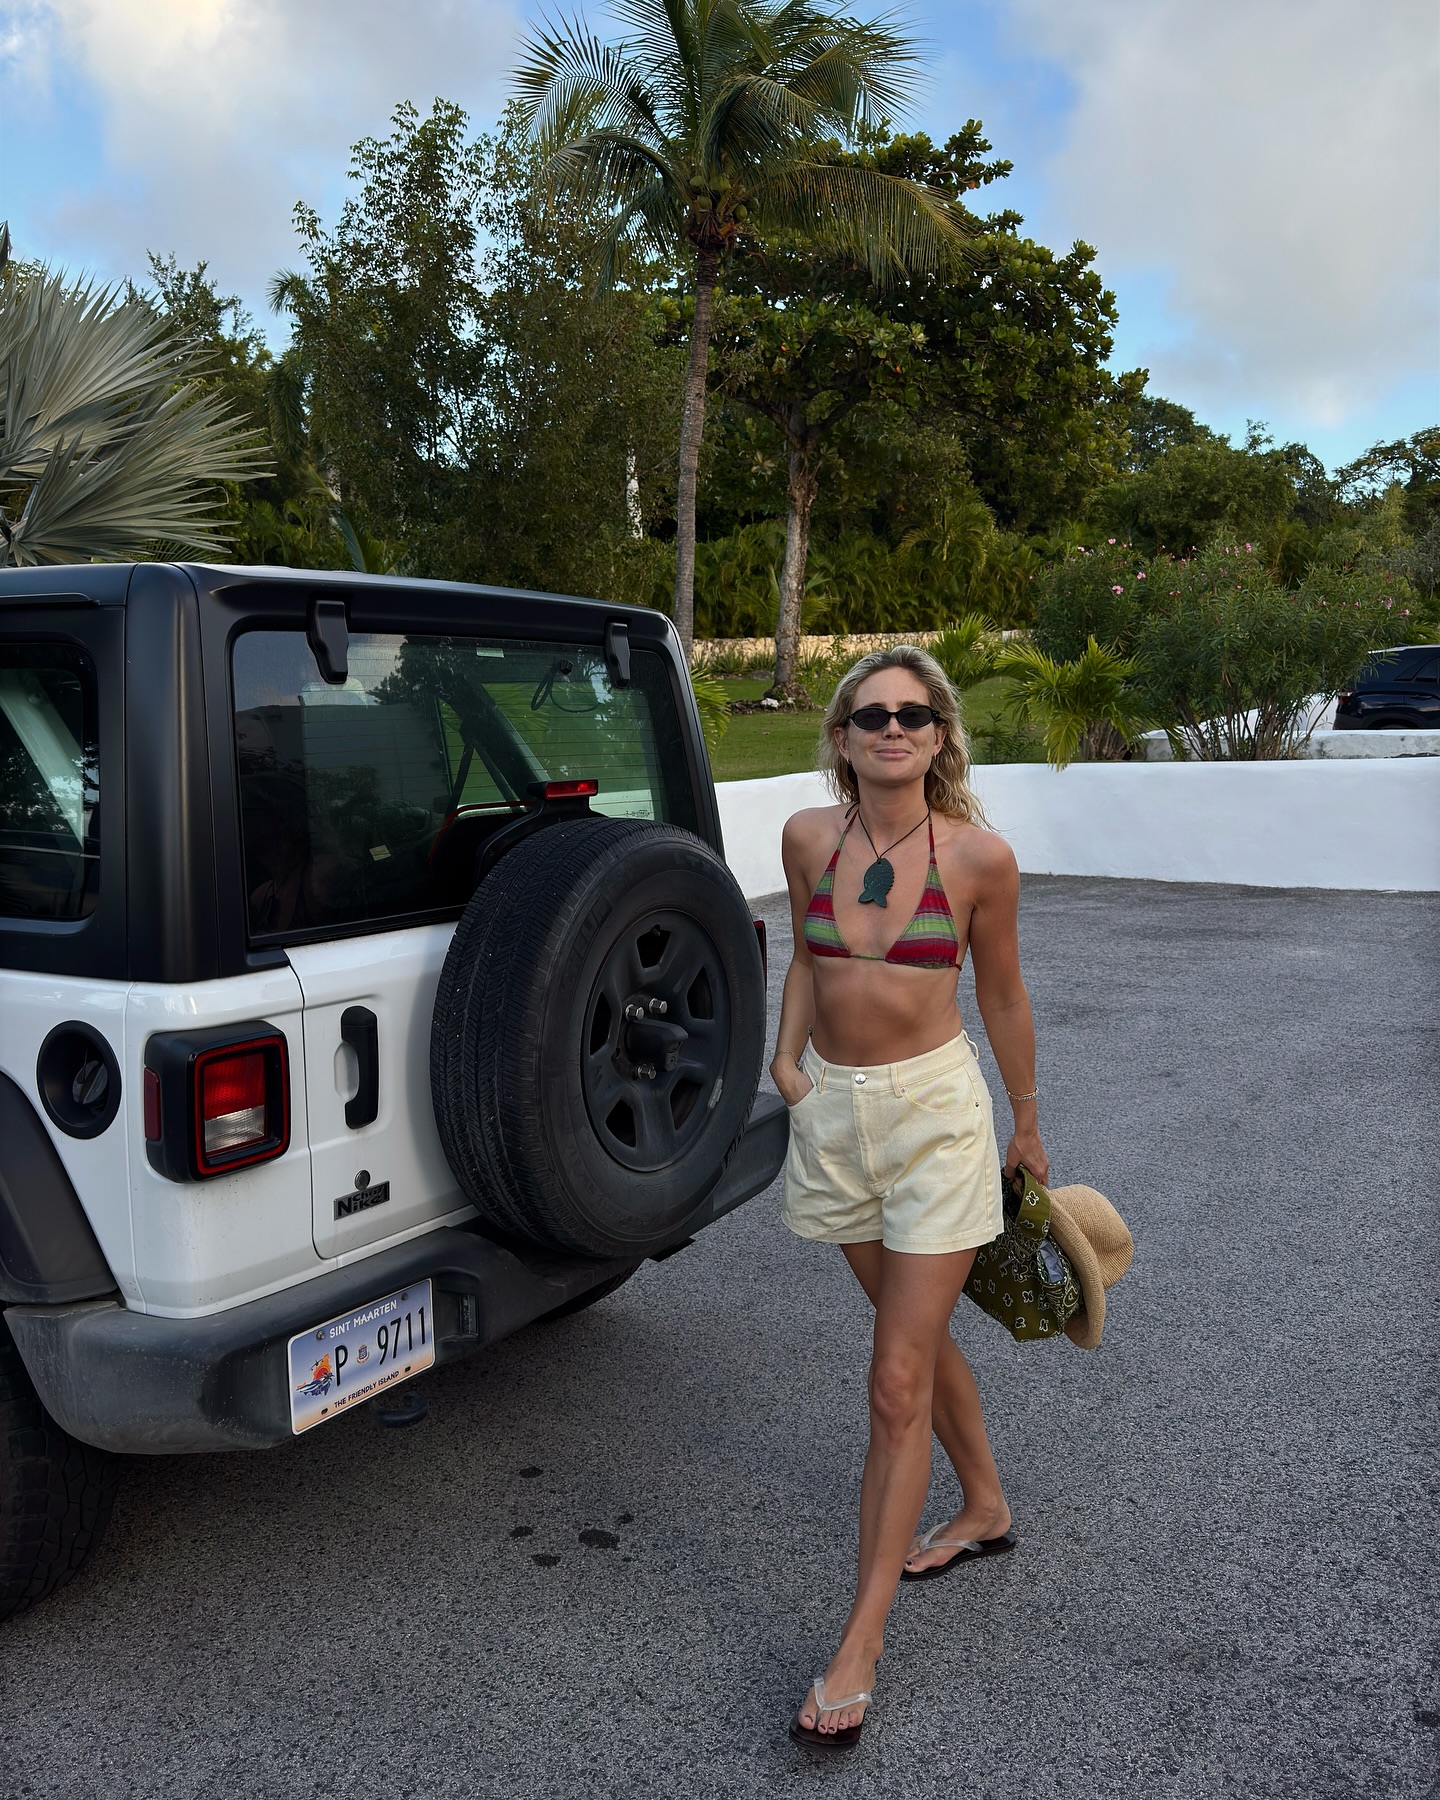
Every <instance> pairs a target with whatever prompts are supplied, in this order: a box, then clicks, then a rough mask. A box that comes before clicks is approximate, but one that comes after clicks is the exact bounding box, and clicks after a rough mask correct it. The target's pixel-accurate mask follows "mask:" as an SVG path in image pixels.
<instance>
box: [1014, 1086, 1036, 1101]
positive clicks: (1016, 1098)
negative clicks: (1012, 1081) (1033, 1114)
mask: <svg viewBox="0 0 1440 1800" xmlns="http://www.w3.org/2000/svg"><path fill="white" fill-rule="evenodd" d="M1005 1094H1006V1097H1007V1099H1010V1100H1014V1101H1016V1102H1019V1101H1021V1100H1038V1099H1039V1098H1040V1090H1039V1088H1033V1089H1032V1090H1031V1091H1030V1092H1029V1093H1028V1094H1012V1093H1011V1092H1010V1090H1009V1088H1006V1090H1005Z"/></svg>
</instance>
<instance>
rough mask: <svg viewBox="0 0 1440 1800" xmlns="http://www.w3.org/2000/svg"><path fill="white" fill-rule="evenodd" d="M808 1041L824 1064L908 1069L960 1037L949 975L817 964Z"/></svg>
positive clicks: (835, 960)
mask: <svg viewBox="0 0 1440 1800" xmlns="http://www.w3.org/2000/svg"><path fill="white" fill-rule="evenodd" d="M813 980H814V987H815V1024H814V1028H813V1030H812V1031H811V1034H810V1037H811V1042H812V1043H813V1044H814V1046H815V1053H816V1055H817V1056H819V1057H822V1058H823V1059H824V1060H825V1061H826V1062H832V1063H841V1064H846V1065H848V1066H850V1067H854V1066H856V1065H857V1064H859V1065H868V1066H873V1065H875V1064H877V1063H895V1062H905V1061H907V1060H908V1059H909V1058H910V1057H912V1056H924V1055H925V1053H926V1051H928V1050H938V1049H939V1048H940V1046H941V1045H942V1044H948V1043H949V1042H950V1040H951V1039H952V1038H955V1037H958V1036H959V1035H960V1006H959V1001H958V999H957V997H956V992H955V984H956V972H955V970H954V969H907V968H904V967H903V966H901V965H899V964H896V963H886V962H867V961H862V960H861V959H860V958H858V957H853V956H852V957H849V958H845V957H819V956H817V957H816V958H815V959H814V975H813Z"/></svg>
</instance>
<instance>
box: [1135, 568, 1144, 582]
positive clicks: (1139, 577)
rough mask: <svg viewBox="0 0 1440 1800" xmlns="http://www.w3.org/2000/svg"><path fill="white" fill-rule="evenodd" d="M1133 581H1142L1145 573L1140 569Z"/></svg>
mask: <svg viewBox="0 0 1440 1800" xmlns="http://www.w3.org/2000/svg"><path fill="white" fill-rule="evenodd" d="M1135 579H1136V580H1137V581H1143V580H1144V579H1145V571H1144V570H1143V569H1142V570H1141V571H1140V573H1139V574H1138V575H1137V576H1136V577H1135Z"/></svg>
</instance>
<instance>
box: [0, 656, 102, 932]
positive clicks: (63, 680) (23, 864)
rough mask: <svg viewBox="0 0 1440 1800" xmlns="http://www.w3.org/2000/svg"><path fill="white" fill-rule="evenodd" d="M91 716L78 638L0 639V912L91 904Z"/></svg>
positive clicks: (94, 849)
mask: <svg viewBox="0 0 1440 1800" xmlns="http://www.w3.org/2000/svg"><path fill="white" fill-rule="evenodd" d="M98 714H99V707H98V704H97V697H96V687H95V670H94V666H93V665H92V663H91V661H90V658H89V657H88V656H87V655H86V654H85V652H84V651H83V650H81V649H80V648H79V647H78V646H73V647H72V646H70V645H62V644H14V643H11V644H0V916H3V917H6V918H11V919H60V920H74V919H82V918H84V917H85V916H86V914H87V913H89V912H91V911H93V909H94V906H95V897H96V893H97V891H98V888H99V879H100V816H99V811H98V808H99V803H100V752H99V719H98Z"/></svg>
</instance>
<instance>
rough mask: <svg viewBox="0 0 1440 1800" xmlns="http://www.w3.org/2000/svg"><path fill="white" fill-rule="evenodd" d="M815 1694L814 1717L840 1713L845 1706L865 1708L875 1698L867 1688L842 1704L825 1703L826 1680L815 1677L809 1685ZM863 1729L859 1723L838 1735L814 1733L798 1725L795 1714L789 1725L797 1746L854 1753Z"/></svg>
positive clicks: (822, 1732)
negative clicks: (822, 1714)
mask: <svg viewBox="0 0 1440 1800" xmlns="http://www.w3.org/2000/svg"><path fill="white" fill-rule="evenodd" d="M811 1687H812V1688H813V1690H814V1693H815V1711H816V1714H817V1715H818V1714H820V1713H827V1712H843V1711H844V1709H845V1708H846V1707H847V1706H863V1705H868V1704H869V1703H870V1701H871V1700H872V1699H874V1695H873V1693H872V1692H871V1690H870V1689H869V1688H866V1689H865V1691H864V1692H863V1693H860V1694H848V1695H847V1696H846V1697H845V1699H843V1700H827V1699H826V1698H825V1677H824V1676H823V1675H817V1676H816V1677H815V1679H814V1681H813V1682H812V1683H811ZM864 1729H865V1721H864V1719H862V1720H861V1721H860V1723H859V1724H858V1725H845V1726H843V1727H842V1728H841V1729H840V1730H839V1731H816V1730H814V1729H813V1727H811V1726H809V1725H802V1724H801V1723H800V1715H799V1713H796V1715H795V1717H794V1718H793V1719H792V1720H791V1721H790V1735H791V1737H792V1738H794V1740H795V1742H796V1743H797V1744H809V1745H810V1747H811V1748H812V1749H814V1750H853V1749H854V1748H855V1746H856V1745H857V1744H858V1743H859V1742H860V1733H861V1732H862V1731H863V1730H864Z"/></svg>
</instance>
